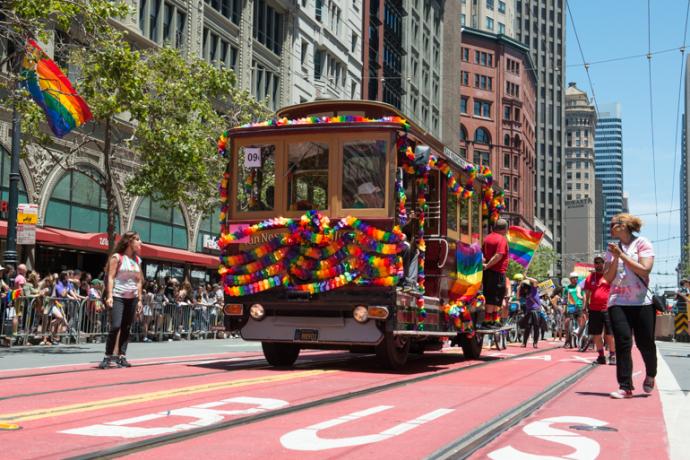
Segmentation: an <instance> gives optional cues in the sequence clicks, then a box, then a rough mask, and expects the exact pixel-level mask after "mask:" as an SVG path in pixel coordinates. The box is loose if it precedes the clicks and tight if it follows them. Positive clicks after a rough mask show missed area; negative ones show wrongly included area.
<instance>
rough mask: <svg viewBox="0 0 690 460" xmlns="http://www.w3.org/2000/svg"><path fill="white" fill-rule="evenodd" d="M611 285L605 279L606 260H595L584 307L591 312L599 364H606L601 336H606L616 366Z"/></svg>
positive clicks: (590, 324)
mask: <svg viewBox="0 0 690 460" xmlns="http://www.w3.org/2000/svg"><path fill="white" fill-rule="evenodd" d="M610 290H611V285H610V284H609V283H607V282H606V280H605V279H604V258H603V257H602V256H596V257H595V258H594V272H592V273H590V274H589V276H587V279H586V280H585V300H584V304H583V307H584V309H585V310H586V311H589V335H590V336H592V337H594V346H595V347H596V349H597V353H598V354H599V356H598V357H597V360H596V363H597V364H606V358H605V357H604V341H603V340H602V337H601V334H602V332H605V333H606V334H605V335H606V345H607V346H608V348H609V364H611V365H613V364H616V349H615V345H614V343H613V330H612V329H611V321H610V320H609V313H608V303H609V292H610Z"/></svg>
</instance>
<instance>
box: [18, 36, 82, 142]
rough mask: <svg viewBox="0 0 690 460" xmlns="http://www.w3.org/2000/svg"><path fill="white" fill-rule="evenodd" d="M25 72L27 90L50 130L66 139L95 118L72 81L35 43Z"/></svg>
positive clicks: (30, 45) (30, 43)
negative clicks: (72, 132)
mask: <svg viewBox="0 0 690 460" xmlns="http://www.w3.org/2000/svg"><path fill="white" fill-rule="evenodd" d="M26 48H27V49H26V56H25V57H24V63H23V68H22V76H23V78H24V82H23V83H24V86H25V87H26V89H27V90H29V93H30V94H31V97H32V98H33V100H34V101H35V102H36V104H38V105H39V106H40V107H41V108H42V109H43V111H44V112H45V114H46V118H47V119H48V124H49V125H50V129H51V130H53V133H54V134H55V135H56V136H57V137H63V136H64V135H65V134H67V133H69V132H70V131H72V130H73V129H74V128H76V127H77V126H81V125H83V124H84V123H86V122H87V121H89V120H90V119H91V118H93V115H92V114H91V110H89V106H88V105H86V102H84V100H83V99H82V98H81V97H80V96H79V95H78V94H77V92H76V91H75V90H74V88H73V87H72V83H70V81H69V79H68V78H67V77H65V75H64V74H63V73H62V71H61V70H60V68H59V67H58V66H57V64H55V62H53V61H52V60H51V59H50V58H49V57H48V56H47V55H46V54H45V53H44V52H43V50H42V49H41V47H40V46H38V44H37V43H36V42H35V41H33V40H28V41H27V45H26Z"/></svg>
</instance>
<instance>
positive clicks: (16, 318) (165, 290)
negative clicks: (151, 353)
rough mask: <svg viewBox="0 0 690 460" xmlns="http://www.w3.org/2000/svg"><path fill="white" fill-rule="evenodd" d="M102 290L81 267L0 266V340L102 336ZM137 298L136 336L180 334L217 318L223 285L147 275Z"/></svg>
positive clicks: (172, 337)
mask: <svg viewBox="0 0 690 460" xmlns="http://www.w3.org/2000/svg"><path fill="white" fill-rule="evenodd" d="M103 293H104V283H103V281H102V280H101V279H99V278H93V277H92V275H91V274H90V273H87V272H82V271H80V270H64V271H61V272H60V273H49V274H45V275H41V274H39V273H38V272H36V271H31V270H27V267H26V265H24V264H20V265H18V266H17V269H16V270H14V268H12V267H2V266H0V297H1V299H2V302H1V305H0V320H1V321H0V325H1V327H2V328H1V329H0V336H1V337H2V342H3V343H2V345H5V346H9V345H12V344H13V343H16V342H17V338H18V337H24V338H25V339H24V340H22V343H24V344H26V345H29V344H32V343H37V344H40V345H53V344H58V343H60V340H61V337H62V336H65V335H76V332H77V331H79V332H80V333H82V334H83V335H84V336H85V337H86V338H87V339H88V340H96V341H99V340H101V339H102V336H104V335H105V334H106V333H107V324H108V321H109V319H108V311H107V309H106V308H105V305H104V302H103V301H102V299H103V297H104V296H103ZM142 301H143V304H144V308H143V311H142V312H141V313H140V314H138V315H137V318H136V323H135V327H136V329H137V334H135V336H136V337H139V338H140V340H142V341H144V342H151V341H153V340H159V339H165V340H179V339H182V338H185V337H190V336H191V334H192V333H194V334H196V333H198V332H206V331H210V330H211V326H212V325H218V324H219V323H220V324H222V322H221V321H222V319H221V317H220V315H221V311H222V306H223V290H222V287H221V286H220V285H218V284H210V283H199V284H198V285H196V287H193V286H192V283H190V282H189V281H188V280H184V281H182V282H180V280H178V279H177V278H173V277H168V276H166V277H165V278H163V279H161V280H154V279H147V280H146V282H145V284H144V293H143V299H142ZM161 331H166V334H165V336H163V335H162V334H161V333H160V332H161ZM220 334H221V336H224V334H223V333H222V332H221V333H220ZM233 335H234V334H233Z"/></svg>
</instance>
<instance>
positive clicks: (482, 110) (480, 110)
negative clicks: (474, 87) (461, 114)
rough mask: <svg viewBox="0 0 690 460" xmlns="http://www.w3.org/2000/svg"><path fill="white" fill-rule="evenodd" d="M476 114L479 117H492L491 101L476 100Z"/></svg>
mask: <svg viewBox="0 0 690 460" xmlns="http://www.w3.org/2000/svg"><path fill="white" fill-rule="evenodd" d="M474 115H475V116H477V117H484V118H491V103H490V102H486V101H479V100H475V101H474Z"/></svg>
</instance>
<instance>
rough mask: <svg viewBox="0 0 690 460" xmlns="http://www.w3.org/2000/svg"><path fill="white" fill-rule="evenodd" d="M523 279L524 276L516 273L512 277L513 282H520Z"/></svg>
mask: <svg viewBox="0 0 690 460" xmlns="http://www.w3.org/2000/svg"><path fill="white" fill-rule="evenodd" d="M523 279H525V275H523V274H522V273H516V274H514V275H513V281H522V280H523Z"/></svg>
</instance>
